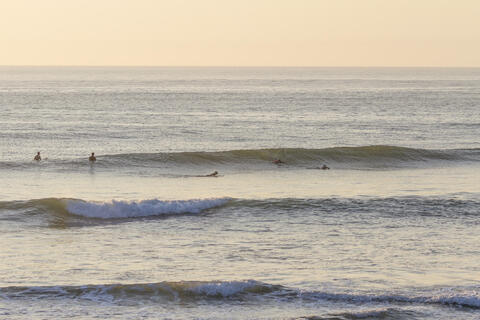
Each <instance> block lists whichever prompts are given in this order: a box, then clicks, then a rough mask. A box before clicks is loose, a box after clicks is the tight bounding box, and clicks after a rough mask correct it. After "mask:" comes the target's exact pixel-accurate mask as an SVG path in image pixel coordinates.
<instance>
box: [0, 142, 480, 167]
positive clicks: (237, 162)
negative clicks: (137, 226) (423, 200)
mask: <svg viewBox="0 0 480 320" xmlns="http://www.w3.org/2000/svg"><path fill="white" fill-rule="evenodd" d="M276 159H281V160H282V161H283V166H284V167H292V168H295V167H298V168H316V167H318V166H319V165H321V164H324V163H327V164H329V165H332V166H334V167H335V168H337V169H339V168H359V169H361V168H397V167H415V166H418V165H419V164H425V163H427V164H429V163H430V164H434V163H438V162H439V163H445V162H449V163H455V162H479V161H480V149H445V150H431V149H418V148H406V147H397V146H388V145H374V146H361V147H332V148H323V149H304V148H266V149H245V150H227V151H197V152H160V153H126V154H111V155H108V154H107V155H98V156H97V162H96V163H95V164H94V167H95V168H96V169H97V170H98V169H114V168H156V169H166V170H168V171H169V172H170V171H172V169H175V168H178V169H185V168H197V167H209V168H213V167H215V168H218V167H223V168H229V167H232V168H248V169H249V170H252V169H255V168H257V169H265V168H268V167H270V168H275V167H276V166H272V161H274V160H276ZM89 165H91V164H89V163H88V161H86V159H85V158H77V159H70V160H68V159H53V158H50V159H49V160H47V161H42V162H40V163H37V162H35V161H19V162H15V161H7V162H0V169H7V170H8V169H26V168H30V167H31V168H38V167H40V168H53V169H55V168H56V169H61V170H80V169H82V168H84V167H86V166H89ZM174 171H175V170H174ZM175 172H177V171H175ZM177 173H178V172H177Z"/></svg>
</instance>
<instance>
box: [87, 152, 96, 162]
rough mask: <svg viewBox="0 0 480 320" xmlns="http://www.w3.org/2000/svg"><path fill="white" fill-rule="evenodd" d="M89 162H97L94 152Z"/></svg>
mask: <svg viewBox="0 0 480 320" xmlns="http://www.w3.org/2000/svg"><path fill="white" fill-rule="evenodd" d="M88 161H90V162H95V161H97V158H95V152H92V155H91V156H90V157H89V158H88Z"/></svg>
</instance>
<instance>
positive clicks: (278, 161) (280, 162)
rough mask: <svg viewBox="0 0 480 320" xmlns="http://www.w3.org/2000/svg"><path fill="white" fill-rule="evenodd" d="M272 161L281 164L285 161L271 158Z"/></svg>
mask: <svg viewBox="0 0 480 320" xmlns="http://www.w3.org/2000/svg"><path fill="white" fill-rule="evenodd" d="M273 163H275V164H282V163H285V162H283V161H282V160H280V159H276V160H273Z"/></svg>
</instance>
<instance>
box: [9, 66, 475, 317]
mask: <svg viewBox="0 0 480 320" xmlns="http://www.w3.org/2000/svg"><path fill="white" fill-rule="evenodd" d="M479 101H480V69H472V68H459V69H455V68H446V69H444V68H153V67H142V68H133V67H132V68H117V67H108V68H107V67H105V68H104V67H0V111H1V116H0V244H1V250H0V318H1V319H69V318H78V319H98V318H105V319H139V318H143V319H345V320H347V319H428V320H430V319H472V320H473V319H479V318H480V264H479V263H478V261H480V250H479V246H478V244H479V243H480V170H479V169H480V141H479V140H478V137H479V136H480V113H479V112H478V108H479ZM38 151H40V152H41V154H42V161H40V162H37V161H33V156H34V155H35V154H36V153H37V152H38ZM91 152H95V155H96V157H97V161H96V162H95V163H90V162H89V161H88V156H89V155H90V154H91ZM278 159H280V160H281V161H282V162H281V163H275V160H278ZM324 164H325V165H327V166H328V167H329V168H330V169H329V170H322V169H321V167H322V166H323V165H324ZM214 171H218V175H217V176H215V177H209V176H208V175H209V174H210V173H212V172H214Z"/></svg>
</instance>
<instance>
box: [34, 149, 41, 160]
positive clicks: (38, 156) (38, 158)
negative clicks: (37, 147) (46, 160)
mask: <svg viewBox="0 0 480 320" xmlns="http://www.w3.org/2000/svg"><path fill="white" fill-rule="evenodd" d="M33 160H35V161H40V160H42V157H40V151H38V152H37V155H36V156H35V157H34V158H33Z"/></svg>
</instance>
